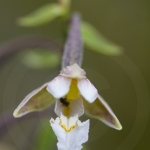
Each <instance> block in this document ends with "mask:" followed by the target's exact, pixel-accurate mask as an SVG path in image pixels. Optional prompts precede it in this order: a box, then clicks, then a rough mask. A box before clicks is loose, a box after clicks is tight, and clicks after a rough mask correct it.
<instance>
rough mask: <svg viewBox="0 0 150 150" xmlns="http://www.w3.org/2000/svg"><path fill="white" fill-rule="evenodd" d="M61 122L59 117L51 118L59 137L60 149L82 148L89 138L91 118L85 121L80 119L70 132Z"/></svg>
mask: <svg viewBox="0 0 150 150" xmlns="http://www.w3.org/2000/svg"><path fill="white" fill-rule="evenodd" d="M60 123H61V122H60V118H58V117H57V118H56V120H54V119H53V118H52V119H51V120H50V125H51V127H52V129H53V131H54V133H55V134H56V136H57V139H58V143H57V147H58V150H81V149H82V144H83V143H85V142H86V141H87V140H88V133H89V120H87V121H85V122H81V121H80V120H78V122H77V123H76V124H75V127H74V128H73V129H72V130H70V131H69V132H66V131H65V130H64V128H62V126H61V125H60Z"/></svg>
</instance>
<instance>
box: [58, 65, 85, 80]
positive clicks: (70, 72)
mask: <svg viewBox="0 0 150 150" xmlns="http://www.w3.org/2000/svg"><path fill="white" fill-rule="evenodd" d="M60 75H62V76H64V77H69V78H78V79H81V78H85V75H86V73H85V71H84V70H83V69H81V68H80V67H79V66H78V65H77V64H73V65H71V66H67V67H66V68H64V69H63V70H62V71H61V72H60Z"/></svg>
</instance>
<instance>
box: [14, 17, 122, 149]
mask: <svg viewBox="0 0 150 150" xmlns="http://www.w3.org/2000/svg"><path fill="white" fill-rule="evenodd" d="M68 56H69V57H68ZM81 59H82V42H81V36H80V32H79V17H78V16H76V15H75V16H74V17H73V20H72V25H71V29H70V32H69V38H68V41H67V44H66V46H65V52H64V56H63V63H62V68H63V69H62V70H61V72H60V74H59V75H58V76H57V77H55V78H54V79H53V80H52V81H50V82H48V83H45V84H44V85H43V86H41V87H40V88H38V89H36V90H34V91H33V92H31V93H30V94H29V95H27V96H26V97H25V98H24V100H23V101H22V102H21V104H20V105H19V106H18V107H17V109H16V110H15V111H14V114H13V115H14V117H21V116H23V115H25V114H27V113H29V112H33V111H41V110H43V109H45V108H47V107H48V106H50V105H51V104H52V103H53V102H54V100H56V103H55V113H56V114H57V116H58V117H57V118H56V120H54V119H51V120H50V124H51V126H52V128H53V131H54V132H55V134H56V136H57V139H58V143H57V147H58V150H80V149H81V148H82V144H83V143H85V142H86V141H87V140H88V132H89V120H87V121H85V122H81V121H80V120H79V117H80V116H82V115H83V114H84V109H85V113H86V114H87V115H89V116H91V117H93V118H96V119H99V120H101V121H102V122H104V123H105V124H107V125H108V126H110V127H112V128H115V129H118V130H121V129H122V126H121V124H120V122H119V121H118V119H117V117H116V116H115V114H114V113H113V111H112V110H111V109H110V107H109V106H108V104H107V103H106V102H105V101H104V100H103V98H102V97H101V96H100V95H99V94H98V91H97V89H96V88H95V87H94V85H93V84H92V83H91V82H90V81H89V80H88V79H87V78H86V73H85V71H84V70H83V69H81V68H80V67H79V65H78V64H81ZM73 62H78V63H73Z"/></svg>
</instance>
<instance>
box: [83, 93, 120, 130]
mask: <svg viewBox="0 0 150 150" xmlns="http://www.w3.org/2000/svg"><path fill="white" fill-rule="evenodd" d="M84 108H85V111H86V113H87V115H89V116H91V117H93V118H96V119H99V120H101V121H102V122H104V123H105V124H106V125H108V126H109V127H112V128H115V129H117V130H121V129H122V126H121V124H120V122H119V120H118V119H117V117H116V116H115V114H114V113H113V111H112V110H111V108H110V107H109V106H108V104H107V103H106V102H105V101H104V100H103V98H102V97H101V96H100V95H99V96H98V98H97V99H96V100H95V102H94V103H92V104H89V103H88V102H87V101H86V100H84Z"/></svg>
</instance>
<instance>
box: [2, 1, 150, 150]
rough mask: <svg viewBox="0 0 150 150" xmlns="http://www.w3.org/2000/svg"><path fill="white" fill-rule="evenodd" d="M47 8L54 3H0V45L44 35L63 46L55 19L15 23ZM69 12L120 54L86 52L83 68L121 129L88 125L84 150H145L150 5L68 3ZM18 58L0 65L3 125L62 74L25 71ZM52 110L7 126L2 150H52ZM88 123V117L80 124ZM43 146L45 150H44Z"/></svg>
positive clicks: (148, 123) (149, 80)
mask: <svg viewBox="0 0 150 150" xmlns="http://www.w3.org/2000/svg"><path fill="white" fill-rule="evenodd" d="M50 2H55V1H52V0H43V1H40V0H32V1H31V0H26V1H24V0H13V1H10V0H5V1H1V4H0V44H3V43H6V42H7V41H10V40H12V39H15V38H19V37H22V36H28V35H42V36H45V37H50V38H52V39H54V40H56V41H58V42H61V43H63V42H64V36H63V34H62V29H61V28H62V27H61V24H60V21H59V19H56V20H55V21H54V22H52V23H51V24H46V25H43V26H39V27H32V28H25V27H20V26H18V25H17V23H16V20H17V19H18V18H20V17H22V16H24V15H26V14H28V13H30V12H32V11H33V10H35V9H37V8H39V7H41V6H42V5H44V4H47V3H50ZM71 11H72V12H73V11H79V12H80V14H81V16H82V18H83V19H84V20H86V21H88V22H90V23H91V24H92V25H93V26H95V27H96V28H97V29H98V30H99V31H100V32H101V33H102V34H103V35H104V36H105V37H107V38H108V39H109V40H111V41H113V42H114V43H117V44H118V45H120V46H122V47H123V48H124V54H123V55H121V56H105V55H100V54H98V53H96V52H93V51H90V49H88V48H86V47H85V51H84V58H83V68H84V69H85V70H86V72H87V76H88V78H89V79H90V80H91V81H92V82H93V83H94V85H95V86H96V87H97V89H98V90H99V93H100V94H101V95H102V96H103V97H104V99H105V100H106V101H107V102H108V103H109V105H110V106H111V108H112V109H113V111H114V112H115V114H116V115H117V117H118V118H119V120H120V122H121V124H122V126H123V130H121V131H117V130H114V129H111V128H109V127H107V126H106V125H104V124H103V123H102V122H99V121H97V120H94V119H91V129H90V133H89V141H88V142H87V143H86V144H84V146H85V150H91V149H92V150H141V149H144V150H149V149H150V142H149V140H150V136H149V134H150V128H149V126H150V119H149V110H150V102H149V89H150V69H149V64H150V57H149V55H150V44H149V43H150V42H149V41H150V19H149V18H150V1H149V0H114V1H112V0H82V1H81V0H72V4H71ZM20 54H21V52H20ZM20 54H19V53H18V54H17V55H15V56H13V57H12V58H11V59H9V60H7V61H5V63H2V64H1V65H0V67H1V68H0V114H1V115H0V116H1V117H0V119H1V122H3V123H5V122H7V120H8V119H7V114H10V112H13V110H14V109H15V108H16V107H17V106H18V104H19V103H20V102H21V100H22V99H23V98H24V96H25V95H27V94H28V93H29V92H30V91H32V90H33V89H35V88H37V87H39V86H40V85H42V84H43V83H44V82H46V81H49V80H51V79H52V78H53V77H55V76H56V75H57V74H58V73H59V70H60V65H59V66H57V67H55V68H50V69H43V70H40V69H31V68H28V67H26V66H25V65H23V64H22V63H21V59H22V58H23V57H24V55H20ZM52 109H53V106H52V108H49V112H51V113H45V114H46V115H45V114H43V113H36V114H35V113H34V115H30V116H29V117H26V118H22V119H16V120H15V121H13V123H12V124H11V122H9V123H7V124H6V125H5V127H3V128H2V129H1V133H0V149H1V150H27V149H30V150H40V149H42V150H47V149H56V146H55V145H56V138H55V136H54V135H53V132H52V131H51V129H50V127H49V122H48V121H49V119H50V118H51V117H54V118H55V117H56V116H55V114H54V113H53V111H51V110H52ZM86 119H88V117H87V116H83V117H82V118H81V120H82V121H84V120H86ZM0 127H1V126H0ZM44 137H45V138H44ZM45 139H46V140H45ZM41 143H42V144H43V145H49V147H45V148H43V147H42V146H41V145H42V144H41Z"/></svg>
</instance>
